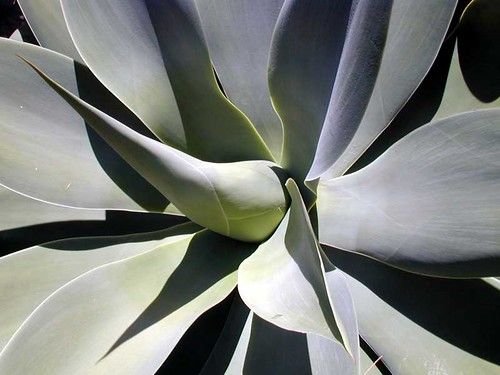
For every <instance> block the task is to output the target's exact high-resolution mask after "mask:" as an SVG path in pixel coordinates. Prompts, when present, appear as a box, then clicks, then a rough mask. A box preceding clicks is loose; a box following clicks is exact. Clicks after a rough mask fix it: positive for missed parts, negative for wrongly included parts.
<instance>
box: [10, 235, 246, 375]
mask: <svg viewBox="0 0 500 375" xmlns="http://www.w3.org/2000/svg"><path fill="white" fill-rule="evenodd" d="M250 251H251V249H250V247H249V245H248V244H243V243H239V242H236V241H234V240H230V239H227V238H225V237H222V236H219V235H217V234H214V233H210V232H208V231H204V232H201V233H199V234H196V235H194V236H181V237H178V240H177V241H174V242H171V243H169V244H167V245H164V246H160V247H158V248H156V249H154V250H151V251H149V252H146V253H143V254H140V255H137V256H134V257H131V258H128V259H125V260H122V261H118V262H115V263H110V264H107V265H104V266H102V267H99V268H96V269H94V270H93V271H90V272H88V273H86V274H84V275H82V276H80V277H79V278H77V279H75V280H73V281H72V282H70V283H68V284H66V285H65V286H64V287H62V288H60V289H59V290H58V291H56V292H55V293H54V294H52V295H51V296H50V297H49V298H48V299H46V300H45V301H44V303H43V304H42V305H40V307H38V308H37V309H36V310H35V312H34V313H33V314H32V315H31V316H30V318H29V319H28V320H27V321H26V322H25V323H24V324H23V325H22V326H21V328H20V329H19V330H18V331H17V332H16V334H15V335H14V336H13V338H12V339H11V340H10V341H9V343H8V345H7V346H6V347H5V349H4V350H3V351H2V353H1V354H0V369H1V371H2V372H5V373H9V374H26V373H34V372H37V371H38V370H39V369H40V364H41V363H43V368H44V369H46V370H47V371H48V372H50V373H78V372H81V373H113V372H117V371H118V372H121V373H127V374H142V373H153V372H154V371H156V370H157V369H158V367H159V366H160V365H161V363H162V362H163V361H164V360H165V358H166V357H167V356H168V354H169V353H170V352H171V351H172V349H173V348H174V346H175V345H176V343H177V341H178V340H179V339H180V338H181V336H182V335H183V333H184V332H185V331H186V330H187V328H188V327H189V326H190V325H191V324H192V323H193V322H194V320H195V319H196V318H197V317H198V316H200V315H201V314H202V313H203V312H205V311H206V310H208V309H209V308H211V307H212V306H214V305H215V304H217V303H218V302H220V301H221V300H223V299H224V298H225V297H226V296H227V295H228V294H229V293H230V292H231V291H232V290H233V289H234V287H235V285H236V281H237V275H236V270H237V267H238V264H239V263H240V262H241V260H242V259H244V258H245V257H246V256H248V254H249V252H250ZM28 353H29V355H28Z"/></svg>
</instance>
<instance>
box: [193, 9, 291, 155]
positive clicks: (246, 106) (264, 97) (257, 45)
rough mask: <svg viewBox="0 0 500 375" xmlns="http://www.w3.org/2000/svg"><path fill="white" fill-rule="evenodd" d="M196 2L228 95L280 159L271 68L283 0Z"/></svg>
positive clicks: (280, 139) (280, 138) (219, 75)
mask: <svg viewBox="0 0 500 375" xmlns="http://www.w3.org/2000/svg"><path fill="white" fill-rule="evenodd" d="M196 4H197V5H198V9H199V12H200V18H201V21H202V26H203V31H204V34H205V37H206V38H207V45H208V48H209V51H210V56H211V59H212V61H213V64H214V66H215V70H216V72H217V75H218V77H219V79H220V80H221V83H222V86H223V87H224V92H225V94H226V95H227V96H228V97H229V99H230V100H232V101H233V103H235V104H236V105H237V106H238V107H239V108H240V109H241V110H242V111H244V112H245V113H246V114H247V116H249V117H250V119H251V120H252V122H253V124H254V125H255V128H256V129H257V131H258V132H259V133H260V134H261V136H262V138H264V140H265V142H266V143H267V145H268V147H269V149H270V150H271V151H272V153H273V155H274V157H275V159H276V160H280V158H281V148H282V142H283V129H282V126H281V121H280V119H279V117H278V116H277V114H276V112H275V111H274V109H273V107H272V104H271V100H270V94H269V87H268V83H267V67H268V62H269V49H270V47H271V36H272V33H273V30H274V26H275V24H276V20H277V18H278V15H279V12H280V10H281V6H282V5H283V0H271V1H270V0H257V1H256V0H236V1H235V0H224V1H214V0H196Z"/></svg>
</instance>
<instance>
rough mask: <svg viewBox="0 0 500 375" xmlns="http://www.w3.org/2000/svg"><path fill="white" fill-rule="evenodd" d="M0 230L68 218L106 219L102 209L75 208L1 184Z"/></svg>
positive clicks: (66, 219)
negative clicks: (39, 199)
mask: <svg viewBox="0 0 500 375" xmlns="http://www.w3.org/2000/svg"><path fill="white" fill-rule="evenodd" d="M0 212H2V216H1V217H0V231H4V230H9V229H14V228H21V227H26V226H30V225H36V224H43V223H51V222H58V221H59V222H60V221H68V220H104V219H105V218H106V213H105V212H104V211H102V210H82V209H79V210H75V209H72V208H69V207H61V206H56V205H53V204H47V203H45V202H41V201H37V200H35V199H32V198H29V197H26V196H23V195H21V194H18V193H15V192H13V191H12V190H10V189H7V188H5V187H3V186H2V185H0Z"/></svg>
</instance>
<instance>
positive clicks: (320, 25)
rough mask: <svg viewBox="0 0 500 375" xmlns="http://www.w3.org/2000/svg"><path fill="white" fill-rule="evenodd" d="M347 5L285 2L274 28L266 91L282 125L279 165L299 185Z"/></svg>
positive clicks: (343, 28) (342, 32) (324, 105)
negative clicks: (281, 154)
mask: <svg viewBox="0 0 500 375" xmlns="http://www.w3.org/2000/svg"><path fill="white" fill-rule="evenodd" d="M351 3H352V1H350V0H342V1H299V0H286V1H284V3H283V7H282V9H281V12H280V15H279V17H278V21H277V23H276V27H275V30H274V34H273V38H272V44H271V51H270V58H269V89H270V92H271V99H272V102H273V106H274V108H275V109H276V111H277V113H278V114H279V116H280V118H281V120H282V122H283V131H284V144H283V160H282V163H283V165H284V166H285V167H286V168H287V170H289V171H290V173H291V176H292V177H293V178H294V179H296V180H297V181H302V180H303V179H304V177H305V175H306V174H307V171H308V169H309V167H310V165H311V162H312V160H313V157H314V152H315V150H316V144H317V141H318V137H319V134H320V131H321V126H322V125H323V121H324V118H325V114H326V111H327V108H328V102H329V99H330V95H331V91H332V87H333V82H334V80H335V75H336V71H337V67H338V63H339V60H340V56H341V53H342V47H343V45H344V38H345V33H346V28H347V24H348V21H349V16H350V12H351ZM305 30H307V32H305Z"/></svg>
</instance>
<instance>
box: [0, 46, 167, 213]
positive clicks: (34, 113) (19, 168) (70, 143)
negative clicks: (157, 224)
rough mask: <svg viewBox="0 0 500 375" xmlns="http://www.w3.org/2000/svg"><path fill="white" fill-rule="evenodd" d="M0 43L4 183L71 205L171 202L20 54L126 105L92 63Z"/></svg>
mask: <svg viewBox="0 0 500 375" xmlns="http://www.w3.org/2000/svg"><path fill="white" fill-rule="evenodd" d="M0 51H1V53H0V113H1V114H2V115H1V116H0V137H1V139H2V142H1V143H0V183H1V184H3V185H5V186H7V187H9V188H10V189H12V190H15V191H19V192H21V193H23V194H26V195H28V196H32V197H35V198H37V199H40V200H44V201H47V202H52V203H56V204H60V205H65V206H71V207H82V208H101V209H124V210H134V211H144V210H153V211H164V210H165V209H166V207H167V205H168V201H167V200H166V199H165V197H163V196H162V195H161V194H160V193H159V192H158V191H156V190H155V189H154V188H153V187H152V186H151V185H150V184H149V183H147V182H146V181H145V180H144V179H143V178H142V177H141V176H140V175H139V174H138V173H137V172H135V171H134V170H133V169H132V168H131V167H130V166H129V165H128V164H127V163H125V162H124V161H123V160H122V159H121V158H120V157H119V156H118V155H117V154H116V152H114V151H113V150H112V149H111V148H110V147H109V146H108V145H106V144H105V143H104V142H103V141H102V140H101V139H100V138H99V137H98V136H97V135H96V134H95V132H93V131H92V130H91V129H88V128H87V127H86V126H85V123H84V121H83V120H82V119H81V118H80V117H79V116H78V114H76V113H75V112H74V110H73V109H72V108H71V107H70V106H68V105H67V104H66V103H65V102H64V100H63V99H62V98H60V97H59V95H57V94H56V93H54V92H53V90H52V89H51V88H50V87H48V86H47V84H45V82H43V81H42V80H40V78H39V77H38V76H37V75H36V73H35V72H34V71H33V70H32V69H31V68H29V67H28V66H27V65H26V64H25V63H24V62H23V61H21V60H20V59H19V58H18V57H17V56H16V55H21V56H23V57H25V58H27V59H30V61H32V62H34V63H36V64H37V65H38V66H40V67H41V68H42V69H44V70H46V71H47V72H48V73H49V74H51V75H52V76H53V77H54V78H55V79H57V80H58V81H59V82H61V83H62V84H64V85H65V87H67V88H68V90H70V91H71V92H73V93H75V94H79V95H81V96H82V97H84V98H85V99H88V100H89V101H90V102H93V101H98V102H99V103H100V105H101V106H105V107H106V108H107V110H110V111H113V112H114V111H117V112H120V113H122V112H121V109H122V108H121V107H120V105H118V103H116V102H117V100H116V99H114V102H113V101H112V97H111V96H110V95H109V93H106V90H105V89H104V88H103V87H102V86H99V83H98V82H97V81H96V80H95V79H92V75H91V74H90V73H89V71H88V70H87V69H86V68H84V67H83V66H82V65H79V64H78V63H74V62H73V60H70V59H69V58H66V57H64V56H62V55H60V54H58V53H54V52H51V51H48V50H46V49H43V48H40V47H36V46H33V45H29V44H25V43H19V42H15V41H12V40H9V39H0ZM122 117H123V116H122ZM122 120H123V121H125V120H126V118H123V119H122Z"/></svg>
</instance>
